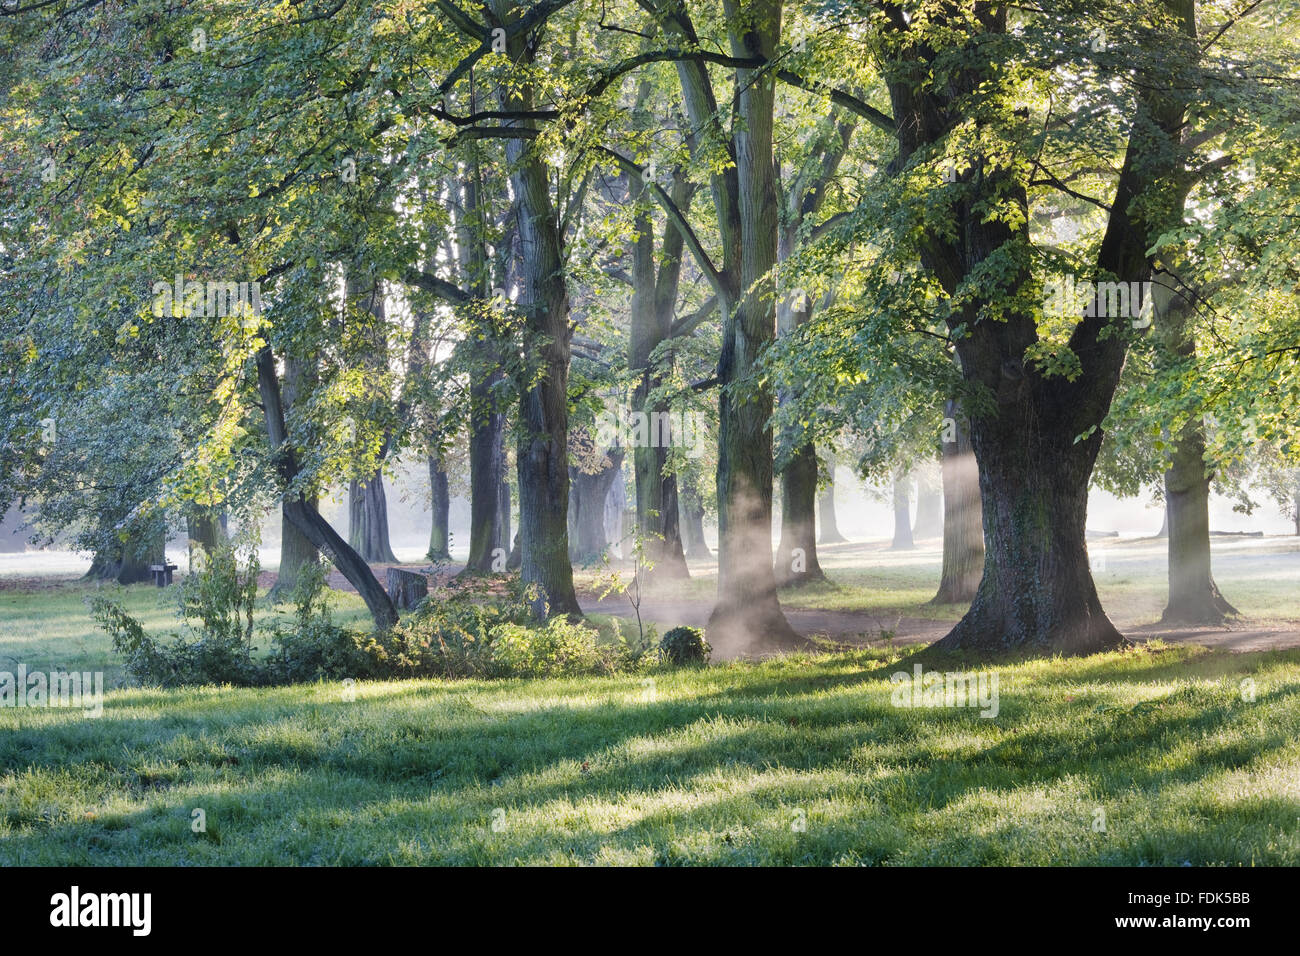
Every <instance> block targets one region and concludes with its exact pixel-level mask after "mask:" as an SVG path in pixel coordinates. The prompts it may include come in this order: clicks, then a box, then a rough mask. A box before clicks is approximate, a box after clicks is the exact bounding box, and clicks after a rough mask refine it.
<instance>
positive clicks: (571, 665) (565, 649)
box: [491, 617, 619, 677]
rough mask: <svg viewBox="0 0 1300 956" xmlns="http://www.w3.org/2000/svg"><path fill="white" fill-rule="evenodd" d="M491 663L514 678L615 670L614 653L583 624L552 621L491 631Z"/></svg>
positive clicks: (563, 619) (498, 627)
mask: <svg viewBox="0 0 1300 956" xmlns="http://www.w3.org/2000/svg"><path fill="white" fill-rule="evenodd" d="M491 642H492V660H493V662H494V663H495V664H496V665H497V666H498V667H500V668H501V670H502V671H503V672H504V673H507V674H510V675H512V676H517V677H550V676H554V675H561V674H609V673H613V672H614V671H615V670H617V669H618V664H619V660H618V651H617V649H616V648H614V647H611V646H609V645H602V644H601V643H600V641H599V634H598V633H597V632H596V631H595V630H594V629H593V628H591V627H588V626H587V625H585V624H579V623H573V622H570V621H569V620H568V619H567V618H563V617H553V618H551V619H550V620H549V621H547V622H546V623H545V624H543V625H541V626H532V627H529V626H527V625H524V624H500V625H498V626H497V627H495V628H493V629H492V634H491Z"/></svg>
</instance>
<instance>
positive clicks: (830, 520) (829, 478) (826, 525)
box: [817, 458, 848, 544]
mask: <svg viewBox="0 0 1300 956" xmlns="http://www.w3.org/2000/svg"><path fill="white" fill-rule="evenodd" d="M817 514H818V517H819V518H820V519H821V534H820V535H818V537H817V543H818V544H840V543H842V542H844V541H847V540H848V538H846V537H844V535H842V534H840V526H839V523H838V522H837V521H836V520H835V459H833V458H830V459H828V460H827V461H826V484H825V485H823V486H822V491H821V495H819V496H818V498H817Z"/></svg>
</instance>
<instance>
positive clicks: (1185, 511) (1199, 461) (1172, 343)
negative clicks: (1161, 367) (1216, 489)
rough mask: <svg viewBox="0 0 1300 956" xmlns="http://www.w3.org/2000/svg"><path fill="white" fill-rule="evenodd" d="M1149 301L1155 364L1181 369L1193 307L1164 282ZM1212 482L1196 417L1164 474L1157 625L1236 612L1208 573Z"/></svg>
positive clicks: (1178, 438) (1189, 352) (1212, 620)
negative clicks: (1162, 592)
mask: <svg viewBox="0 0 1300 956" xmlns="http://www.w3.org/2000/svg"><path fill="white" fill-rule="evenodd" d="M1154 298H1155V304H1154V305H1155V307H1154V312H1155V323H1156V329H1155V331H1156V341H1157V343H1158V344H1159V345H1160V346H1161V349H1160V351H1159V352H1158V353H1157V354H1158V360H1163V361H1164V362H1166V363H1170V364H1172V365H1174V366H1175V367H1181V366H1182V365H1183V364H1185V363H1187V362H1190V361H1193V360H1194V359H1195V357H1196V339H1195V337H1194V336H1193V334H1192V331H1191V318H1192V314H1193V309H1194V308H1195V306H1194V304H1193V303H1192V302H1191V301H1189V300H1188V299H1187V298H1186V297H1185V296H1184V295H1183V294H1182V292H1181V291H1175V290H1174V289H1172V288H1169V287H1167V286H1166V285H1165V284H1163V283H1162V284H1160V285H1159V286H1158V287H1156V288H1155V290H1154ZM1211 477H1212V476H1211V473H1210V470H1209V469H1208V468H1207V467H1206V462H1205V425H1204V421H1203V419H1202V418H1201V416H1200V413H1199V412H1197V413H1196V414H1194V415H1193V416H1192V417H1190V418H1189V419H1188V420H1187V421H1186V423H1185V424H1184V425H1183V426H1182V428H1181V429H1180V430H1179V431H1178V434H1177V435H1175V436H1174V442H1173V454H1172V455H1171V456H1170V462H1169V467H1168V469H1167V470H1166V471H1165V520H1166V521H1167V522H1168V526H1169V528H1168V554H1169V559H1168V567H1169V602H1168V604H1166V605H1165V610H1164V613H1163V614H1162V615H1161V618H1160V620H1161V623H1165V624H1174V623H1177V624H1222V623H1223V621H1224V618H1225V616H1226V615H1229V614H1236V613H1237V609H1236V608H1234V607H1233V606H1232V605H1231V604H1229V603H1228V602H1227V601H1226V600H1225V599H1224V597H1223V595H1222V594H1220V593H1219V587H1218V585H1217V584H1215V583H1214V577H1213V576H1212V575H1211V573H1210V479H1211Z"/></svg>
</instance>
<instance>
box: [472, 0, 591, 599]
mask: <svg viewBox="0 0 1300 956" xmlns="http://www.w3.org/2000/svg"><path fill="white" fill-rule="evenodd" d="M518 8H519V4H518V3H517V2H516V0H493V2H492V9H493V12H494V13H495V15H496V18H497V20H498V21H499V22H502V23H506V22H509V21H510V20H511V19H512V17H513V16H514V15H515V14H516V12H517V11H518ZM535 40H536V36H535V35H534V34H529V35H524V34H522V33H520V34H516V35H515V36H513V37H511V38H510V39H509V40H508V41H507V49H508V52H509V55H510V57H511V59H512V60H513V61H514V62H515V64H516V65H519V66H527V65H528V64H530V63H531V62H532V61H533V59H534V57H535V54H536V46H535V44H534V41H535ZM501 107H502V109H505V110H511V111H528V110H531V109H532V108H533V90H532V88H531V87H530V86H527V85H523V86H513V87H508V88H504V89H503V90H502V92H501ZM505 151H506V159H507V161H508V163H509V165H510V170H511V172H510V181H511V185H512V187H513V190H514V196H515V201H516V203H518V212H519V214H518V217H517V223H518V232H517V236H518V242H519V248H520V252H521V255H520V263H519V265H520V279H521V280H522V282H521V285H522V289H521V291H520V297H519V303H518V307H519V310H520V311H521V313H522V315H523V318H524V326H525V331H526V333H527V336H528V338H529V340H530V341H529V355H530V358H534V357H535V358H539V359H540V366H541V367H540V368H539V369H538V370H537V371H538V372H539V373H540V375H539V376H537V375H533V374H531V372H532V370H531V369H526V370H524V371H523V372H522V373H521V377H520V378H519V380H518V381H517V383H516V384H517V386H518V388H519V393H520V401H519V430H518V439H517V453H516V458H517V463H516V465H517V470H518V473H519V512H520V514H519V524H520V532H521V540H522V554H521V565H520V577H521V580H522V581H523V583H524V584H525V585H532V586H535V587H536V588H537V590H538V592H539V593H538V596H537V598H536V599H535V600H534V602H533V611H534V613H535V614H536V615H538V616H539V617H544V616H546V615H549V614H567V615H570V616H573V617H580V616H581V614H582V610H581V608H579V606H578V596H577V592H576V591H575V590H574V587H573V567H572V565H571V564H570V563H569V534H568V510H569V461H568V444H569V341H570V337H571V336H572V329H571V328H570V325H569V293H568V289H567V288H566V284H565V273H564V255H563V245H562V244H563V238H562V233H561V229H560V223H559V216H558V214H557V213H556V210H555V206H554V204H553V202H552V200H551V192H550V175H549V173H548V170H547V167H546V165H545V163H544V160H543V157H542V156H541V155H540V152H539V150H538V149H537V148H536V146H534V145H533V144H532V143H529V142H527V141H526V140H523V139H509V140H507V141H506V150H505Z"/></svg>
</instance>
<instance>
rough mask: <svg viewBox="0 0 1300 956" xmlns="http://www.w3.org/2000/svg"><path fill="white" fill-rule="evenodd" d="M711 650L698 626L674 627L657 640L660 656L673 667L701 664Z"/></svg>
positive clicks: (707, 657)
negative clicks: (661, 638)
mask: <svg viewBox="0 0 1300 956" xmlns="http://www.w3.org/2000/svg"><path fill="white" fill-rule="evenodd" d="M712 650H713V648H711V647H709V642H708V641H706V640H705V639H704V632H703V631H701V630H700V629H699V628H698V627H674V628H673V629H672V630H671V631H669V632H668V633H667V634H665V635H664V637H663V640H661V641H660V642H659V655H660V657H662V658H663V659H664V660H665V661H667V662H668V663H669V664H672V665H674V666H675V667H684V666H687V665H698V664H703V663H705V662H706V661H707V660H708V659H709V652H710V651H712Z"/></svg>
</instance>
